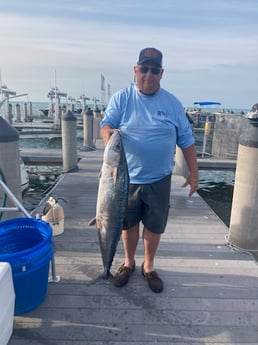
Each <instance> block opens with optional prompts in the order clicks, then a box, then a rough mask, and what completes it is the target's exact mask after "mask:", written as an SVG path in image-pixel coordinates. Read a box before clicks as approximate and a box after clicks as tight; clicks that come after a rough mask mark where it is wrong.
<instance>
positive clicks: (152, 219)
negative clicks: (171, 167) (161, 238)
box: [124, 175, 171, 234]
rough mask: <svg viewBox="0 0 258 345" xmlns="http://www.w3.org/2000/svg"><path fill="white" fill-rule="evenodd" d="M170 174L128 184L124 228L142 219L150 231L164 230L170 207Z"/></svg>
mask: <svg viewBox="0 0 258 345" xmlns="http://www.w3.org/2000/svg"><path fill="white" fill-rule="evenodd" d="M170 189H171V175H168V176H166V177H165V178H163V179H161V180H159V181H157V182H154V183H151V184H130V185H129V196H128V207H127V212H126V218H125V226H124V229H130V228H131V227H133V226H135V225H136V224H138V223H139V222H140V221H142V223H143V225H144V226H145V227H146V228H147V229H148V230H149V231H151V232H154V233H156V234H161V233H163V232H164V231H165V227H166V225H167V219H168V211H169V207H170Z"/></svg>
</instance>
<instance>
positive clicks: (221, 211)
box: [20, 102, 250, 226]
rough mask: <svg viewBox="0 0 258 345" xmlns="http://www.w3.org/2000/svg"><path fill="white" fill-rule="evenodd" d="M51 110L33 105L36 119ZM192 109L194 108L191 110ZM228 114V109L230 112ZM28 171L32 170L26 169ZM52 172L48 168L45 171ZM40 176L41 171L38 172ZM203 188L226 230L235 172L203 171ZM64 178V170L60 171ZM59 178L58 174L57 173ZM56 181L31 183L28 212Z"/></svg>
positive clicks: (43, 142) (25, 143)
mask: <svg viewBox="0 0 258 345" xmlns="http://www.w3.org/2000/svg"><path fill="white" fill-rule="evenodd" d="M20 106H21V112H22V111H23V105H22V104H21V105H20ZM47 107H48V103H47V102H36V103H32V111H33V115H38V114H40V113H41V112H40V109H45V108H47ZM192 109H193V107H192ZM206 110H207V111H211V112H214V111H219V110H221V109H218V108H206V109H205V111H206ZM227 110H229V109H227ZM230 110H231V111H233V112H234V113H236V114H239V113H240V112H241V111H244V112H245V113H246V112H247V111H249V110H250V109H230ZM82 144H83V137H82V135H81V136H80V135H79V137H78V147H81V146H82ZM20 145H21V147H35V148H38V147H46V148H49V149H51V148H53V149H55V148H60V147H61V139H60V138H56V139H55V140H51V141H50V140H48V138H37V139H33V140H31V139H20ZM197 145H199V146H197V150H199V151H202V143H201V142H197ZM27 168H28V170H29V169H31V167H27ZM43 168H44V169H49V167H43ZM35 169H42V167H35ZM38 173H39V174H40V170H39V172H38ZM199 173H200V186H199V190H198V194H199V195H200V196H201V197H202V198H203V199H204V200H205V201H206V202H207V204H208V205H209V206H210V207H211V208H212V209H213V210H214V212H215V213H216V214H217V215H218V216H219V217H220V218H221V220H222V221H223V222H224V223H225V225H226V226H229V224H230V214H231V205H232V197H233V191H234V178H235V172H234V171H228V170H225V171H217V170H200V172H199ZM60 174H61V169H60ZM57 176H58V173H57ZM55 183H56V180H54V181H53V180H50V181H49V180H45V181H38V180H37V181H35V180H31V181H30V187H29V190H28V191H27V192H26V193H25V195H24V198H23V203H24V207H25V208H26V209H27V210H28V211H29V212H31V211H33V209H34V208H35V207H36V206H37V205H38V204H39V202H40V201H41V200H42V198H43V197H44V196H45V195H46V194H47V193H48V192H49V191H50V190H51V189H52V188H53V186H54V185H55Z"/></svg>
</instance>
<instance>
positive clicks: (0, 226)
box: [0, 218, 54, 315]
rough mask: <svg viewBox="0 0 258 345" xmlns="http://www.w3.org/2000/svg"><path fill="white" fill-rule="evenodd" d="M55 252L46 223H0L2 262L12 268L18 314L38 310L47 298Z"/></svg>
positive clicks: (50, 231) (29, 219)
mask: <svg viewBox="0 0 258 345" xmlns="http://www.w3.org/2000/svg"><path fill="white" fill-rule="evenodd" d="M53 252H54V248H53V241H52V228H51V226H50V225H49V224H48V223H47V222H45V221H43V220H41V219H34V218H15V219H9V220H6V221H3V222H0V261H3V262H9V263H10V265H11V267H12V276H13V284H14V290H15V309H14V314H15V315H20V314H24V313H27V312H29V311H31V310H33V309H35V308H36V307H38V306H39V305H40V304H41V303H42V302H43V301H44V299H45V298H46V295H47V288H48V275H49V263H50V260H51V258H52V256H53Z"/></svg>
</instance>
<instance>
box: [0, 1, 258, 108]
mask: <svg viewBox="0 0 258 345" xmlns="http://www.w3.org/2000/svg"><path fill="white" fill-rule="evenodd" d="M0 9H1V10H0V72H1V83H2V85H6V86H7V87H8V88H9V89H11V90H14V91H16V92H17V94H22V93H28V100H30V101H32V102H39V101H42V102H48V98H47V94H48V92H49V90H50V88H51V87H54V86H55V85H56V86H57V87H58V88H59V90H60V91H62V92H65V93H67V94H68V96H71V97H73V98H79V97H80V95H81V94H85V95H86V96H87V97H89V98H90V99H92V98H93V97H96V98H97V99H100V100H103V99H104V100H106V101H107V98H108V97H107V95H106V92H105V96H104V93H103V92H101V90H100V88H101V75H103V76H104V78H105V88H106V90H107V84H110V87H111V93H113V92H115V91H117V90H118V89H120V88H124V87H126V86H128V85H130V84H131V83H132V82H133V66H134V65H135V64H136V62H137V59H138V55H139V52H140V50H141V49H142V48H145V47H155V48H157V49H159V50H161V51H162V53H163V67H164V74H163V78H162V80H161V86H162V87H163V88H165V89H167V90H168V91H170V92H171V93H173V94H174V95H175V96H177V97H178V98H179V99H180V100H181V102H182V103H183V105H184V106H185V107H191V106H193V102H195V101H216V102H221V103H222V105H223V106H224V107H225V108H241V109H243V108H245V109H251V107H252V105H253V104H255V103H257V102H258V1H257V0H245V1H243V0H216V1H207V0H159V1H156V0H155V1H153V0H138V1H135V0H73V1H71V0H62V1H58V0H44V1H42V0H22V1H21V0H8V1H6V0H0Z"/></svg>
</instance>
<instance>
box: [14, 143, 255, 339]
mask: <svg viewBox="0 0 258 345" xmlns="http://www.w3.org/2000/svg"><path fill="white" fill-rule="evenodd" d="M102 155H103V146H102V142H101V141H100V140H97V145H96V150H95V151H90V152H82V158H81V160H80V161H79V163H78V165H79V169H78V171H76V172H73V173H68V174H65V175H64V176H63V177H62V178H61V179H60V181H59V182H58V184H57V185H56V186H55V188H54V189H53V190H52V192H51V194H52V195H55V196H58V197H63V198H64V199H66V201H67V203H65V204H63V208H64V214H65V221H64V224H65V229H64V233H63V234H62V235H60V236H55V237H54V243H55V251H56V253H55V262H56V273H57V275H58V276H60V278H61V279H60V281H59V282H58V283H49V287H48V295H47V297H46V299H45V301H44V302H43V303H42V304H41V305H40V306H39V307H38V308H36V309H35V310H33V311H31V312H29V313H26V314H24V315H20V316H15V318H14V329H13V335H12V337H11V340H10V342H9V344H8V345H16V344H17V345H18V344H19V345H22V344H26V345H27V344H30V345H34V344H35V345H36V344H37V345H38V344H39V345H40V344H42V345H43V344H44V345H45V344H49V345H50V344H58V345H82V344H83V345H104V344H105V345H106V344H109V345H122V344H123V345H129V344H130V345H131V344H135V345H144V344H148V345H154V344H163V345H171V344H195V345H197V344H214V345H215V344H216V345H217V344H249V345H251V344H252V345H254V344H256V343H257V339H258V330H257V320H258V312H257V310H258V308H257V307H258V304H257V297H258V295H257V291H258V280H257V270H258V267H257V264H256V262H255V260H254V259H253V258H252V257H251V256H250V255H249V254H247V253H244V252H241V251H235V250H232V249H231V248H229V247H228V246H227V245H226V242H225V236H226V235H227V234H228V228H227V227H226V226H225V225H224V223H223V222H222V221H221V220H220V219H219V218H218V217H217V216H216V214H215V213H214V212H213V211H212V210H211V208H210V207H209V206H208V205H207V204H206V203H205V201H204V200H203V199H202V198H201V197H200V196H199V195H198V194H195V195H194V196H193V197H192V198H188V197H187V189H184V188H181V185H182V183H183V180H184V179H183V178H182V177H181V176H176V175H174V176H173V180H172V191H171V209H170V214H169V220H168V226H167V229H166V232H165V234H164V235H163V236H162V239H161V243H160V247H159V250H158V253H157V258H156V267H157V270H158V272H159V274H160V275H161V276H162V279H164V284H165V289H164V292H163V293H162V294H154V293H152V292H151V291H150V290H149V289H148V287H147V285H146V282H145V281H144V279H143V278H142V277H141V273H140V265H141V263H142V259H143V248H142V246H141V244H140V243H139V246H138V250H137V256H136V264H137V268H136V271H135V273H134V274H133V276H132V278H131V280H130V281H129V283H128V285H127V286H125V287H123V288H116V287H114V286H113V285H112V284H111V283H110V282H109V281H105V280H98V281H96V282H95V281H94V280H95V278H97V277H98V276H99V274H100V273H101V272H102V262H101V256H100V252H99V245H98V239H97V232H96V230H95V229H94V228H92V227H89V226H88V221H89V220H90V219H91V218H92V217H93V216H94V214H95V205H96V198H97V186H98V174H99V170H100V166H101V162H102ZM46 198H47V196H46ZM46 198H45V200H46ZM43 207H44V200H42V202H41V204H40V205H39V206H38V207H37V208H36V209H35V211H34V212H33V215H34V216H35V215H36V213H41V212H42V208H43ZM122 260H123V249H122V243H121V241H120V242H119V245H118V250H117V254H116V256H115V260H114V263H113V266H112V272H115V271H116V269H117V268H118V267H119V266H120V264H121V263H122Z"/></svg>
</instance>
